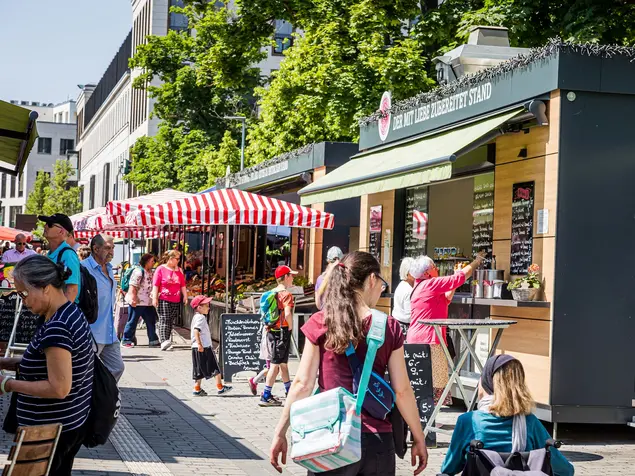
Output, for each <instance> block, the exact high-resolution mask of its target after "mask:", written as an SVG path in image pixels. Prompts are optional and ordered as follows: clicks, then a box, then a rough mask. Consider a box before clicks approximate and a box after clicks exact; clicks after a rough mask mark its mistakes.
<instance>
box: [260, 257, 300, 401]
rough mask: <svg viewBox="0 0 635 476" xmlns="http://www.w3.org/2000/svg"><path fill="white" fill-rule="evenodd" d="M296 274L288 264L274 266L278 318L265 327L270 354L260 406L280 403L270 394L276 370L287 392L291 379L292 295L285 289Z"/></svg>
mask: <svg viewBox="0 0 635 476" xmlns="http://www.w3.org/2000/svg"><path fill="white" fill-rule="evenodd" d="M295 274H298V272H297V271H293V270H292V269H291V268H289V267H288V266H278V267H277V268H276V273H275V276H276V281H277V282H278V286H277V287H276V288H275V289H273V291H274V292H275V293H276V301H277V303H278V311H279V312H280V319H278V322H276V324H275V325H273V326H272V327H269V328H268V329H267V345H268V348H269V355H270V356H271V367H270V368H269V371H268V372H267V381H266V383H265V390H264V392H262V396H261V397H260V402H259V403H258V405H260V406H261V407H277V406H280V405H282V403H281V402H280V400H278V399H276V398H274V397H273V395H271V390H272V389H273V384H274V383H275V381H276V378H277V377H278V372H279V371H280V372H281V373H282V382H283V383H284V389H285V392H286V393H289V388H290V387H291V380H290V378H289V367H288V366H287V362H289V346H290V345H291V329H292V325H293V306H294V304H295V303H294V301H293V295H292V294H291V293H290V292H289V291H287V289H288V288H290V287H291V286H293V275H295Z"/></svg>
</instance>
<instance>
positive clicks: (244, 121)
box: [223, 116, 247, 170]
mask: <svg viewBox="0 0 635 476" xmlns="http://www.w3.org/2000/svg"><path fill="white" fill-rule="evenodd" d="M223 119H227V120H229V121H240V122H242V129H243V131H242V132H243V133H242V138H241V141H240V170H243V169H244V168H245V129H246V124H247V118H246V117H244V116H224V117H223Z"/></svg>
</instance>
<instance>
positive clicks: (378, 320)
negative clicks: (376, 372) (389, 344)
mask: <svg viewBox="0 0 635 476" xmlns="http://www.w3.org/2000/svg"><path fill="white" fill-rule="evenodd" d="M387 322H388V316H387V315H386V314H384V313H383V312H380V311H377V310H375V309H373V310H372V311H371V321H370V329H369V330H368V335H367V336H366V344H367V345H368V350H367V351H366V358H365V359H364V367H363V369H362V376H361V377H360V379H359V388H358V389H357V402H356V406H355V413H356V414H357V415H359V414H360V413H361V412H362V406H363V405H364V397H365V396H366V390H367V388H368V381H369V380H370V374H371V373H372V371H373V364H374V363H375V355H377V349H379V348H380V347H381V346H382V344H383V343H384V339H385V337H386V323H387ZM351 347H352V344H349V348H351ZM347 356H348V349H347Z"/></svg>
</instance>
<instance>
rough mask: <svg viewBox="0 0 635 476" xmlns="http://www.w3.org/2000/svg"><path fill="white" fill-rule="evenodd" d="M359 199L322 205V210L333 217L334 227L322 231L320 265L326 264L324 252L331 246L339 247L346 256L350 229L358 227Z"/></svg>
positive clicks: (348, 199)
mask: <svg viewBox="0 0 635 476" xmlns="http://www.w3.org/2000/svg"><path fill="white" fill-rule="evenodd" d="M359 201H360V199H359V197H355V198H347V199H346V200H337V201H335V202H328V203H325V204H324V210H325V211H327V212H329V213H332V214H333V215H335V227H334V228H333V229H332V230H324V236H323V242H322V243H323V245H322V263H324V264H326V252H327V251H328V249H329V248H330V247H331V246H339V247H340V249H341V250H342V251H343V252H344V253H345V254H346V253H348V251H349V250H348V244H349V238H350V229H351V227H359Z"/></svg>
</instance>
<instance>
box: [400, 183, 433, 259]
mask: <svg viewBox="0 0 635 476" xmlns="http://www.w3.org/2000/svg"><path fill="white" fill-rule="evenodd" d="M405 229H406V232H405V234H404V235H405V243H404V256H409V257H411V258H414V257H417V256H420V255H424V254H426V241H427V237H428V187H427V186H423V187H415V188H410V189H408V190H407V191H406V226H405Z"/></svg>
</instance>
